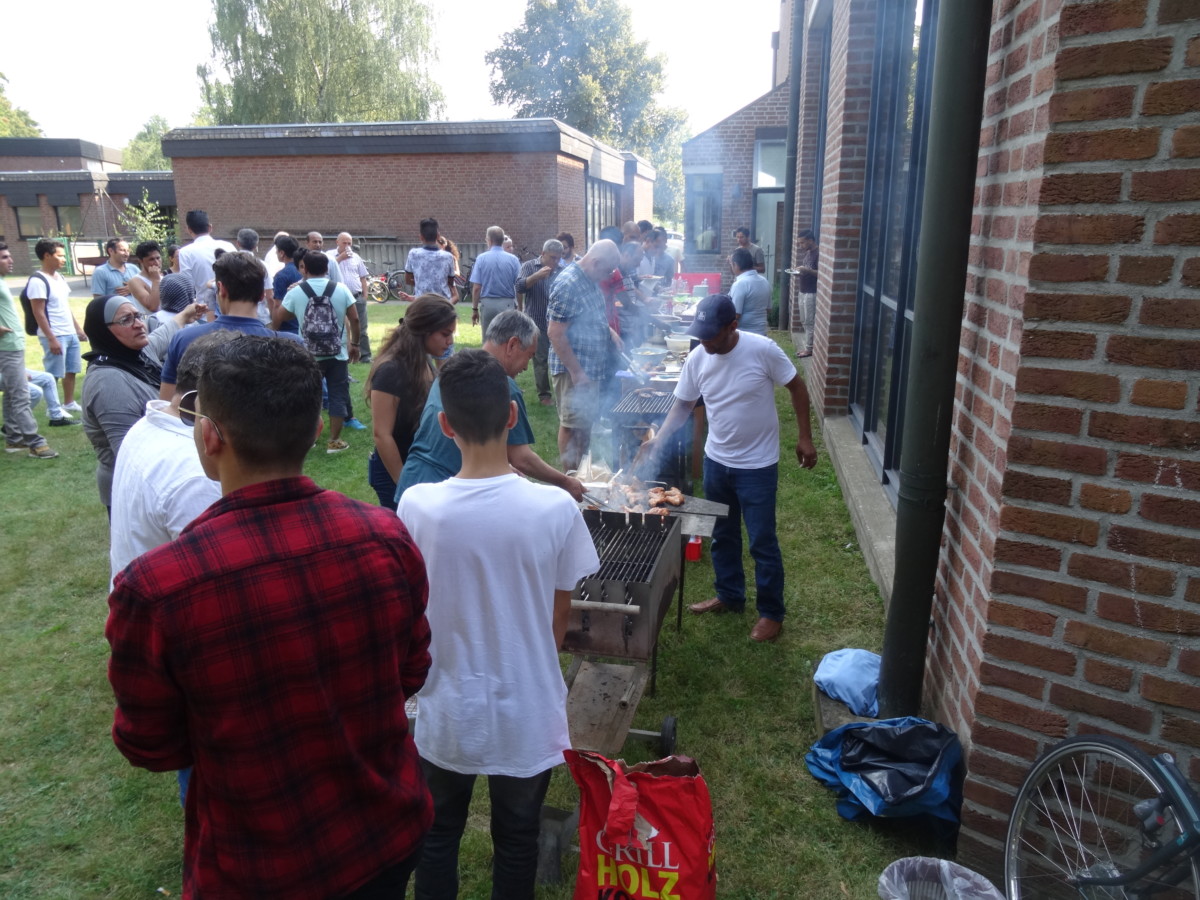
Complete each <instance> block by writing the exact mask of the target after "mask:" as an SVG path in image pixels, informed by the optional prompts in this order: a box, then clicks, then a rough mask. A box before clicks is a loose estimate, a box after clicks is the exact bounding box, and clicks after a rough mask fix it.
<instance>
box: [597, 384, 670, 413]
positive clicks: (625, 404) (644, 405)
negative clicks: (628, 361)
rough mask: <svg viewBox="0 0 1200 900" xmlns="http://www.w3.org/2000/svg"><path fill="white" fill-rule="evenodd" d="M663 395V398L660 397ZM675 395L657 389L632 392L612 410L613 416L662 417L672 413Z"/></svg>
mask: <svg viewBox="0 0 1200 900" xmlns="http://www.w3.org/2000/svg"><path fill="white" fill-rule="evenodd" d="M659 395H661V396H659ZM674 402H675V395H674V394H673V393H672V392H671V391H663V390H658V389H656V388H638V389H637V390H636V391H630V392H629V393H628V394H626V395H625V396H624V397H622V398H621V399H620V400H619V401H617V404H616V406H614V407H613V408H612V412H613V415H618V416H620V415H633V416H661V415H666V414H667V413H668V412H670V411H671V404H672V403H674Z"/></svg>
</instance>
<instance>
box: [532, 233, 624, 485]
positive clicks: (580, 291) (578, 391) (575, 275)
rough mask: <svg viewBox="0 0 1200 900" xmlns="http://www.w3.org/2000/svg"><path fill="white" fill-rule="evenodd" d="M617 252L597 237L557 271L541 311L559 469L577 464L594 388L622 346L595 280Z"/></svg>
mask: <svg viewBox="0 0 1200 900" xmlns="http://www.w3.org/2000/svg"><path fill="white" fill-rule="evenodd" d="M620 261H621V253H620V251H619V250H617V245H616V244H614V243H613V242H612V241H597V242H596V243H594V244H592V246H591V249H590V250H588V252H587V254H586V255H585V256H584V257H583V258H582V259H580V260H578V261H577V262H573V263H571V264H570V265H569V266H567V267H566V268H565V269H563V270H562V272H560V273H559V274H558V277H557V278H555V279H554V284H553V285H552V286H551V288H550V305H549V307H548V308H547V310H546V319H547V323H548V327H547V334H549V336H550V377H551V379H552V380H553V382H554V398H555V401H556V402H557V404H558V425H559V428H558V454H559V459H560V461H561V464H562V469H563V471H564V472H569V471H570V470H572V469H575V468H578V467H579V461H580V459H582V458H583V454H584V453H585V452H586V451H587V449H588V446H589V445H590V443H591V440H592V425H593V424H594V423H595V421H596V418H597V417H598V416H599V414H600V386H601V384H602V383H603V382H604V381H605V379H607V378H608V377H609V375H611V374H612V371H613V368H612V363H611V359H612V348H613V347H614V346H615V347H616V348H617V349H618V350H620V349H623V347H622V344H621V338H620V335H618V334H617V333H616V332H615V331H613V330H612V328H610V327H609V324H608V313H607V311H606V308H605V304H604V295H603V294H602V293H601V292H600V282H601V281H603V280H604V279H605V278H607V277H608V276H609V275H611V274H612V272H613V269H615V268H617V266H618V264H619V263H620Z"/></svg>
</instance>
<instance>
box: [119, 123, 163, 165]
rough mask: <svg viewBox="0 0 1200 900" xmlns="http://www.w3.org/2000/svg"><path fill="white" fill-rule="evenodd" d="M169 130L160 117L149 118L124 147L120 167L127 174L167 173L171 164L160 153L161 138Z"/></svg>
mask: <svg viewBox="0 0 1200 900" xmlns="http://www.w3.org/2000/svg"><path fill="white" fill-rule="evenodd" d="M170 129H171V126H170V125H169V124H167V120H166V119H164V118H163V117H162V116H151V117H150V118H149V119H148V120H147V122H146V124H145V125H143V126H142V130H141V131H139V132H138V133H137V134H135V135H134V136H133V139H132V140H131V141H130V142H129V143H128V144H126V145H125V150H124V151H123V152H122V154H121V167H122V168H123V169H125V170H126V171H127V172H157V171H164V172H165V171H167V170H169V169H170V168H171V162H170V160H168V159H167V158H166V157H165V156H163V152H162V136H163V135H164V134H166V133H167V132H168V131H169V130H170Z"/></svg>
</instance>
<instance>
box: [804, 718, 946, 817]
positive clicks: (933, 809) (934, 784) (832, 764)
mask: <svg viewBox="0 0 1200 900" xmlns="http://www.w3.org/2000/svg"><path fill="white" fill-rule="evenodd" d="M804 760H805V762H807V763H808V770H809V771H810V772H811V773H812V775H813V777H814V778H816V779H817V781H819V782H821V783H822V784H824V785H825V786H826V787H828V788H830V789H831V790H833V791H834V792H835V793H836V794H837V811H838V814H839V815H840V816H841V817H842V818H844V819H851V820H853V819H857V818H859V817H860V816H862V815H863V813H870V814H871V815H875V816H887V817H889V818H890V817H899V816H918V815H931V816H934V817H936V818H938V819H943V820H945V821H948V822H953V823H957V822H958V814H959V809H960V807H961V806H962V796H961V794H960V792H959V785H958V783H957V778H956V773H955V769H956V768H957V767H958V765H959V763H960V762H961V761H962V747H961V745H960V744H959V742H958V736H957V735H956V734H955V733H954V732H953V731H951V730H950V729H948V728H946V727H944V726H942V725H938V724H936V723H934V722H930V721H928V720H926V719H919V718H916V717H914V716H908V717H905V718H900V719H881V720H879V721H878V722H852V723H850V724H849V725H843V726H842V727H841V728H835V729H834V730H833V731H831V732H829V733H828V734H827V735H825V736H824V737H823V738H821V739H820V740H819V741H817V742H816V743H815V744H813V746H812V749H811V750H809V751H808V753H807V754H806V755H805V757H804Z"/></svg>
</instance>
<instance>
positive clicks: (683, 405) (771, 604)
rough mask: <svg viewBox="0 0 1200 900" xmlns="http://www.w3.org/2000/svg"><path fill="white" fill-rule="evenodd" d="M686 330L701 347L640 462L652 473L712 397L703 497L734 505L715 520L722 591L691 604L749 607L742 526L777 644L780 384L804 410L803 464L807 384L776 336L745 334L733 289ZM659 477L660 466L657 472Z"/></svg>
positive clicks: (804, 460)
mask: <svg viewBox="0 0 1200 900" xmlns="http://www.w3.org/2000/svg"><path fill="white" fill-rule="evenodd" d="M688 334H690V335H692V336H693V337H696V338H699V339H700V346H699V347H697V348H696V349H695V350H693V351H692V352H691V353H689V354H688V358H687V361H686V362H685V363H684V365H683V371H682V372H681V373H680V375H679V385H678V386H677V387H676V388H675V402H674V404H673V405H672V406H671V411H670V412H669V413H668V414H667V418H666V421H665V422H663V426H662V428H660V429H659V432H658V436H657V437H655V438H654V439H653V440H650V441H647V442H646V443H644V444H643V445H642V449H641V450H640V451H639V453H638V456H637V459H636V460H635V468H636V469H637V470H639V471H644V470H645V468H646V467H648V466H649V465H650V464H651V463H652V462H653V461H654V459H655V458H656V456H657V454H658V452H659V451H660V450H661V448H662V447H663V446H665V443H666V441H667V439H668V438H669V437H670V436H671V434H672V433H673V432H674V431H675V430H676V429H677V428H679V426H680V425H682V424H683V423H684V422H686V421H687V417H688V414H689V413H691V411H692V409H693V407H695V405H696V401H697V400H699V399H700V397H701V395H703V396H704V407H705V411H706V412H707V414H708V440H707V441H706V442H705V444H704V496H705V497H706V498H707V499H709V500H712V501H715V502H717V503H727V504H729V515H728V516H727V517H726V518H723V519H718V520H717V523H716V525H715V526H714V527H713V543H712V561H713V573H714V575H715V580H714V584H715V587H716V591H717V595H716V596H715V597H713V598H712V599H710V600H705V601H703V602H702V603H693V604H692V605H691V606H690V607H689V609H691V611H692V612H693V613H696V614H697V615H700V614H702V613H716V612H737V613H740V612H741V611H742V609H743V608H744V606H745V604H746V575H745V571H744V570H743V568H742V523H741V520H742V519H745V521H746V532H747V534H748V536H749V538H750V555H751V556H752V557H753V558H754V580H755V587H756V596H755V601H756V605H757V607H758V616H759V618H758V622H756V623H755V625H754V628H753V629H752V630H751V632H750V637H751V639H752V640H755V641H773V640H775V639H776V638H778V637H779V633H780V632H781V631H782V630H783V617H784V611H785V610H784V605H783V556H782V554H781V553H780V552H779V540H778V538H777V537H776V534H775V495H776V492H777V489H778V485H779V416H778V415H777V414H776V412H775V388H777V387H784V388H787V391H788V393H789V394H790V395H791V399H792V409H793V411H794V412H795V414H796V425H797V430H798V431H799V438H798V440H797V441H796V458H797V460H799V462H800V465H801V466H802V467H803V468H805V469H811V468H812V467H813V466H815V465H816V464H817V450H816V448H815V447H814V446H813V441H812V427H811V425H810V424H809V403H808V389H807V388H806V387H805V386H804V381H803V379H801V378H800V376H799V375H798V374H796V367H795V366H794V365H792V362H791V360H789V359H788V358H787V354H786V353H784V352H783V351H782V350H780V349H779V345H778V344H776V343H775V342H774V341H772V340H771V339H770V338H766V337H763V336H762V335H758V334H753V333H751V332H748V331H745V332H744V331H739V330H738V325H737V312H736V311H735V310H734V308H733V300H732V299H730V297H729V295H728V294H710V295H709V296H708V297H706V298H704V299H703V300H702V301H700V305H699V306H697V307H696V318H695V321H694V322H693V323H692V326H691V327H690V328H689V329H688ZM654 474H657V473H654Z"/></svg>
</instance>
